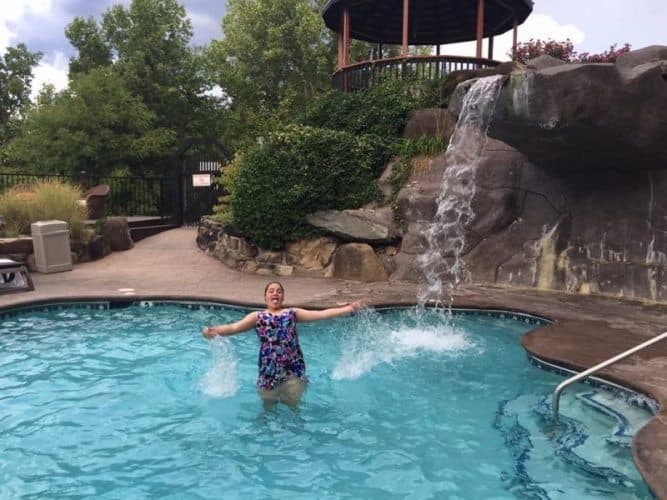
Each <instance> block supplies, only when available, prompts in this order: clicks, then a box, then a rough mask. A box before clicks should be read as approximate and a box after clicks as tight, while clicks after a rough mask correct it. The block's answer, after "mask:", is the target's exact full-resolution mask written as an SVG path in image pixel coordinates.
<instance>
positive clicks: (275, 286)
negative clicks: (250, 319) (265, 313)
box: [264, 283, 285, 309]
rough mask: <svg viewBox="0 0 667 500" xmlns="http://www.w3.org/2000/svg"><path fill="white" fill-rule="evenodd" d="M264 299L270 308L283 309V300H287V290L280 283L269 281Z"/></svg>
mask: <svg viewBox="0 0 667 500" xmlns="http://www.w3.org/2000/svg"><path fill="white" fill-rule="evenodd" d="M264 300H265V301H266V305H267V307H268V308H269V309H282V307H283V300H285V292H284V290H283V287H282V285H281V284H280V283H269V286H267V287H266V293H265V294H264Z"/></svg>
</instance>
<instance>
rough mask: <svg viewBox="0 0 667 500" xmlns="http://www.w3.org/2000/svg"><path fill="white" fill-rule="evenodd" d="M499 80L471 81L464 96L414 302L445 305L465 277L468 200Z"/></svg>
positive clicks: (501, 78) (470, 212)
mask: <svg viewBox="0 0 667 500" xmlns="http://www.w3.org/2000/svg"><path fill="white" fill-rule="evenodd" d="M504 79H505V77H504V76H503V75H494V76H490V77H485V78H479V79H477V80H475V81H474V82H473V83H472V85H471V87H470V89H469V90H468V92H467V93H466V95H465V97H464V99H463V104H462V106H461V112H460V114H459V118H458V121H457V124H456V129H455V130H454V133H453V134H452V137H451V139H450V142H449V146H448V147H447V151H446V152H445V160H446V164H447V167H446V169H445V175H444V178H443V181H442V188H441V190H440V194H439V195H438V199H437V205H438V208H437V211H436V214H435V217H434V219H433V222H432V223H431V224H430V225H429V227H428V228H427V230H426V233H425V237H426V241H427V244H428V245H427V249H426V251H425V252H424V253H423V254H421V255H420V256H419V258H418V263H419V266H420V268H421V270H422V272H423V273H424V276H425V277H426V281H427V286H426V288H425V289H423V290H422V291H420V293H419V297H418V298H419V303H420V305H424V304H425V303H426V302H427V301H429V300H431V301H435V303H436V305H442V304H443V303H444V302H445V300H447V304H448V305H451V301H452V300H453V296H452V294H453V292H454V290H455V289H456V287H457V286H458V285H459V284H460V283H462V282H463V283H464V282H466V281H468V280H469V278H470V275H469V272H468V270H467V269H466V266H465V262H464V260H463V254H464V253H465V251H466V250H467V249H466V239H465V233H466V229H467V228H468V226H469V225H470V223H471V222H472V221H473V219H474V215H475V214H474V212H473V209H472V199H473V197H474V195H475V176H476V171H477V166H478V164H479V160H480V155H481V152H482V149H483V148H484V144H485V142H486V131H487V129H488V126H489V122H490V119H491V116H493V112H494V109H495V104H496V101H497V98H498V94H499V93H500V88H501V86H502V84H503V81H504Z"/></svg>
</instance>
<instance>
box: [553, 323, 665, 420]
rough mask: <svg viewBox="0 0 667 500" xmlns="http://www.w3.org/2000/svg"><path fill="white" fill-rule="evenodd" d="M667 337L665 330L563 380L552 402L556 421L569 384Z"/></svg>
mask: <svg viewBox="0 0 667 500" xmlns="http://www.w3.org/2000/svg"><path fill="white" fill-rule="evenodd" d="M664 339H667V332H663V333H661V334H660V335H658V336H657V337H653V338H652V339H650V340H647V341H646V342H642V343H641V344H639V345H636V346H635V347H633V348H631V349H628V350H627V351H624V352H622V353H620V354H617V355H616V356H614V357H613V358H609V359H608V360H606V361H603V362H602V363H599V364H597V365H595V366H592V367H591V368H589V369H588V370H585V371H583V372H581V373H578V374H577V375H574V376H572V377H570V378H568V379H567V380H565V381H564V382H561V383H560V384H558V387H556V390H555V391H554V393H553V397H552V403H551V408H552V417H553V419H554V421H558V406H559V401H560V394H561V392H563V390H564V389H565V388H566V387H568V386H569V385H572V384H574V383H575V382H579V381H580V380H581V379H583V378H586V377H588V376H589V375H592V374H593V373H595V372H598V371H600V370H602V369H603V368H606V367H608V366H609V365H613V364H614V363H616V362H617V361H621V360H622V359H625V358H627V357H628V356H631V355H633V354H634V353H636V352H637V351H641V350H642V349H644V348H645V347H648V346H650V345H653V344H655V343H657V342H660V341H661V340H664Z"/></svg>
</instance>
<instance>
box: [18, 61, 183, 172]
mask: <svg viewBox="0 0 667 500" xmlns="http://www.w3.org/2000/svg"><path fill="white" fill-rule="evenodd" d="M172 142H173V133H172V132H171V131H170V130H167V129H160V128H155V116H154V115H153V113H152V112H151V111H150V110H149V109H147V107H146V106H145V105H144V103H143V102H142V101H141V99H140V98H138V97H135V96H132V95H131V94H130V92H129V91H128V90H127V89H126V88H125V86H124V84H123V81H122V80H121V78H120V77H119V76H118V75H117V74H116V73H114V72H113V71H112V70H111V68H108V67H100V68H97V69H95V70H91V71H90V72H88V73H86V74H83V75H80V76H79V77H77V78H76V79H75V80H74V81H72V82H71V84H70V88H69V90H67V91H65V92H63V93H61V94H59V95H57V96H56V97H54V98H53V99H52V101H51V102H47V103H46V104H42V105H40V106H39V107H36V108H34V109H32V110H31V111H30V112H29V113H28V115H27V117H26V120H25V123H24V124H23V127H22V130H21V134H20V136H19V137H17V138H16V139H15V140H14V141H13V142H12V143H11V145H10V148H9V149H8V152H7V154H8V156H9V159H10V160H11V161H12V162H13V163H15V164H17V165H23V166H24V168H25V170H26V171H28V170H30V171H33V172H43V173H53V172H58V171H60V172H62V173H65V174H70V175H77V174H78V173H79V172H81V171H85V172H86V173H87V174H89V175H108V174H109V173H110V172H112V171H113V170H115V169H118V168H119V167H123V166H130V167H135V169H138V168H139V166H140V165H141V164H142V162H143V160H145V159H146V158H150V157H152V156H159V155H162V154H163V152H164V151H165V149H167V148H168V147H169V145H170V144H171V143H172Z"/></svg>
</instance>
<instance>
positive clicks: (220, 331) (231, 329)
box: [202, 312, 257, 339]
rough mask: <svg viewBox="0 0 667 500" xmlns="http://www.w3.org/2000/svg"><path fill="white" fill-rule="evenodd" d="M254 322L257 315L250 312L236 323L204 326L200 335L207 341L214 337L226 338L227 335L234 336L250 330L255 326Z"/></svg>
mask: <svg viewBox="0 0 667 500" xmlns="http://www.w3.org/2000/svg"><path fill="white" fill-rule="evenodd" d="M256 321H257V313H256V312H251V313H250V314H248V315H247V316H246V317H245V318H243V319H241V320H239V321H237V322H236V323H228V324H226V325H218V326H205V327H204V328H202V334H203V335H204V337H206V338H207V339H210V338H213V337H215V336H216V335H220V336H223V337H226V336H228V335H234V334H236V333H241V332H244V331H246V330H250V329H252V328H253V327H254V326H255V322H256Z"/></svg>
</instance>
